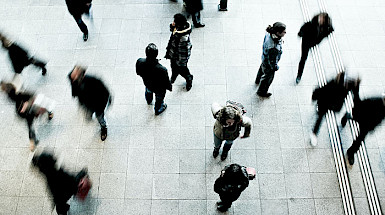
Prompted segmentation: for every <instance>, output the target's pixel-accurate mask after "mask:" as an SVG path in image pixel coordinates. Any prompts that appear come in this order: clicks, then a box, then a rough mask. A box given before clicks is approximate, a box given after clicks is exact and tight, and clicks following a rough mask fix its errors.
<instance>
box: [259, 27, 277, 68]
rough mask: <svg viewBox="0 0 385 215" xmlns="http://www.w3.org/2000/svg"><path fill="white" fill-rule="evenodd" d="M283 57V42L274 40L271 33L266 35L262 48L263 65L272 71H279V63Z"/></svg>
mask: <svg viewBox="0 0 385 215" xmlns="http://www.w3.org/2000/svg"><path fill="white" fill-rule="evenodd" d="M281 55H282V40H281V39H279V40H277V39H273V38H272V36H271V34H270V33H266V35H265V38H264V40H263V46H262V63H263V64H264V65H265V66H266V67H267V68H268V69H270V70H273V71H277V70H278V69H279V66H278V62H279V60H280V59H281Z"/></svg>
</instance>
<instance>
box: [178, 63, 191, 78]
mask: <svg viewBox="0 0 385 215" xmlns="http://www.w3.org/2000/svg"><path fill="white" fill-rule="evenodd" d="M178 67H179V69H178V70H179V74H180V75H181V76H182V77H183V78H184V79H186V81H187V82H189V81H192V75H191V73H190V70H189V69H188V67H187V65H186V66H178Z"/></svg>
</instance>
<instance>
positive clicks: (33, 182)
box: [20, 171, 49, 197]
mask: <svg viewBox="0 0 385 215" xmlns="http://www.w3.org/2000/svg"><path fill="white" fill-rule="evenodd" d="M46 183H47V182H46V179H45V177H44V175H42V174H40V172H38V171H33V172H29V173H28V174H25V175H24V178H23V185H22V187H21V192H20V196H28V197H45V196H47V184H46ZM48 192H49V191H48Z"/></svg>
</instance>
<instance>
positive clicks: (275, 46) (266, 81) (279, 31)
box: [255, 22, 286, 98]
mask: <svg viewBox="0 0 385 215" xmlns="http://www.w3.org/2000/svg"><path fill="white" fill-rule="evenodd" d="M266 32H267V33H266V34H265V39H264V40H263V52H262V63H261V66H260V67H259V70H258V73H257V77H256V79H255V84H257V85H258V84H260V85H259V88H258V91H257V95H258V96H260V97H266V98H268V97H270V96H271V95H272V94H271V93H269V92H268V90H269V87H270V85H271V83H272V82H273V79H274V74H275V72H276V71H277V70H278V69H279V66H278V62H279V60H280V59H281V55H282V37H284V36H285V34H286V25H285V24H283V23H282V22H276V23H274V24H273V26H271V25H269V26H268V27H267V28H266Z"/></svg>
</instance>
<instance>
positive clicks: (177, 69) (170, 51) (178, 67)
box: [165, 13, 193, 91]
mask: <svg viewBox="0 0 385 215" xmlns="http://www.w3.org/2000/svg"><path fill="white" fill-rule="evenodd" d="M170 31H171V32H172V33H171V36H170V40H169V41H168V45H167V51H166V55H165V58H166V59H170V61H171V71H172V72H171V73H172V74H171V84H173V83H174V82H175V80H176V78H177V77H178V75H181V76H182V77H183V78H185V79H186V90H187V91H189V90H190V89H191V87H192V81H193V75H191V73H190V70H189V69H188V67H187V63H188V60H189V58H190V55H191V48H192V45H191V42H190V34H191V24H190V23H189V22H188V21H187V19H186V17H185V16H183V15H182V14H180V13H178V14H175V15H174V22H173V23H171V24H170Z"/></svg>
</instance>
